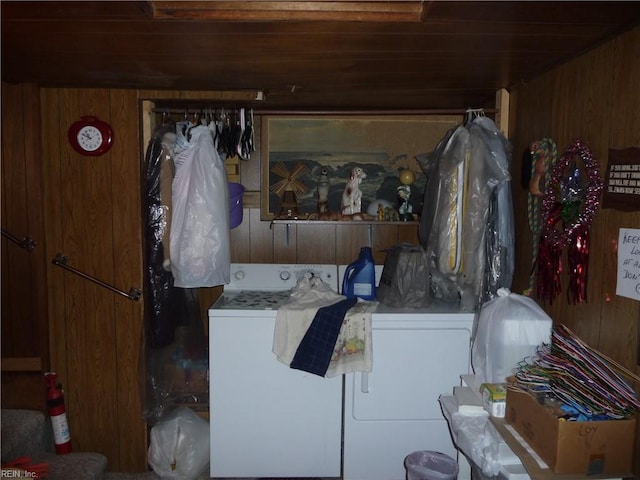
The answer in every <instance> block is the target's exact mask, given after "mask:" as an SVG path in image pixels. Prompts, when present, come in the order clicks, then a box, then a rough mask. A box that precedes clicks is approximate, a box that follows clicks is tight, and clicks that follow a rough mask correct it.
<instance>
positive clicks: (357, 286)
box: [342, 247, 376, 300]
mask: <svg viewBox="0 0 640 480" xmlns="http://www.w3.org/2000/svg"><path fill="white" fill-rule="evenodd" d="M342 295H344V296H345V297H347V298H355V297H358V298H361V299H362V300H375V299H376V267H375V263H374V262H373V254H372V253H371V247H362V248H361V249H360V255H359V256H358V259H357V260H356V261H355V262H353V263H351V264H350V265H349V266H347V269H346V270H345V272H344V278H343V279H342Z"/></svg>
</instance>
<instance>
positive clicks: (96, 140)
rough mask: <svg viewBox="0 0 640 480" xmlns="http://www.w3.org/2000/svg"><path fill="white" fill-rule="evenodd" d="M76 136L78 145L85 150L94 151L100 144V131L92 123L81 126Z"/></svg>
mask: <svg viewBox="0 0 640 480" xmlns="http://www.w3.org/2000/svg"><path fill="white" fill-rule="evenodd" d="M76 138H77V139H78V145H80V147H81V148H82V149H83V150H86V151H87V152H95V151H96V150H98V148H100V145H102V132H100V130H98V129H97V128H96V127H94V126H92V125H87V126H86V127H82V128H81V129H80V130H79V131H78V134H77V136H76Z"/></svg>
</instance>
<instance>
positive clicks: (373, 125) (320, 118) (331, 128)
mask: <svg viewBox="0 0 640 480" xmlns="http://www.w3.org/2000/svg"><path fill="white" fill-rule="evenodd" d="M461 121H462V116H459V115H429V116H418V115H407V116H395V115H394V116H391V115H388V116H387V115H382V116H375V117H374V116H354V115H336V116H325V115H312V116H290V115H277V116H265V117H263V120H262V141H261V144H262V149H263V151H262V187H261V192H262V193H261V213H262V215H261V216H262V219H263V220H272V219H278V218H286V219H298V220H349V219H351V218H350V217H349V216H348V215H345V214H344V212H345V211H347V210H345V207H344V205H343V203H344V202H343V200H344V199H343V194H345V190H347V187H348V186H350V185H352V183H353V182H350V180H352V176H353V175H354V172H356V171H358V170H357V169H360V170H359V171H360V172H362V173H363V175H362V176H361V178H359V179H358V180H359V181H358V185H357V188H358V189H359V195H361V197H360V204H359V207H360V213H361V214H362V216H363V217H364V218H362V219H367V220H381V219H382V218H381V217H380V216H379V214H380V211H381V210H380V208H381V207H384V208H385V209H387V211H388V212H391V216H390V217H389V216H386V217H385V218H384V219H385V220H394V219H395V220H397V218H394V217H393V215H392V213H393V212H392V211H396V212H397V211H398V210H399V209H400V205H401V203H403V202H404V205H405V207H406V206H407V205H410V208H409V209H410V211H411V216H412V218H413V219H414V220H418V219H419V216H420V212H421V210H422V201H423V196H424V186H425V183H426V178H425V176H424V174H423V173H422V169H421V167H420V165H419V163H418V160H417V158H416V157H417V156H419V155H421V154H425V153H427V152H430V151H433V150H434V148H435V147H436V145H437V143H438V142H439V141H440V140H441V139H442V138H443V137H444V136H445V134H446V132H447V131H448V130H450V129H451V128H454V127H456V126H457V125H459V124H460V122H461ZM407 170H409V171H410V172H407ZM412 177H413V178H412ZM400 178H402V179H403V180H405V184H404V185H406V184H407V183H408V182H409V184H408V188H406V187H405V189H404V190H405V192H406V193H407V194H408V198H407V199H406V200H402V198H401V196H400V195H399V190H398V187H399V186H401V185H403V184H402V183H401V181H400ZM348 183H349V185H348ZM348 191H351V190H348ZM345 198H346V197H345ZM400 210H401V209H400ZM347 213H353V212H348V211H347ZM359 219H360V218H359Z"/></svg>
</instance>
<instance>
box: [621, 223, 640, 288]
mask: <svg viewBox="0 0 640 480" xmlns="http://www.w3.org/2000/svg"><path fill="white" fill-rule="evenodd" d="M616 295H620V296H621V297H628V298H633V299H635V300H640V229H637V228H621V229H620V234H619V237H618V284H617V287H616Z"/></svg>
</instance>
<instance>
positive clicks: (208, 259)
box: [171, 125, 230, 288]
mask: <svg viewBox="0 0 640 480" xmlns="http://www.w3.org/2000/svg"><path fill="white" fill-rule="evenodd" d="M187 140H188V147H187V148H186V149H185V150H182V151H180V152H179V153H177V155H176V159H175V164H176V174H175V178H174V180H173V217H172V221H171V271H172V272H173V276H174V279H175V280H174V281H175V285H176V286H177V287H183V288H198V287H214V286H217V285H223V284H226V283H229V276H230V241H229V189H228V182H227V172H226V169H225V166H224V163H223V162H222V159H221V158H220V156H219V154H218V152H217V149H216V147H215V145H214V142H213V136H212V134H211V130H210V129H209V128H208V127H207V126H205V125H198V126H194V127H192V128H190V129H189V130H188V133H187Z"/></svg>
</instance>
